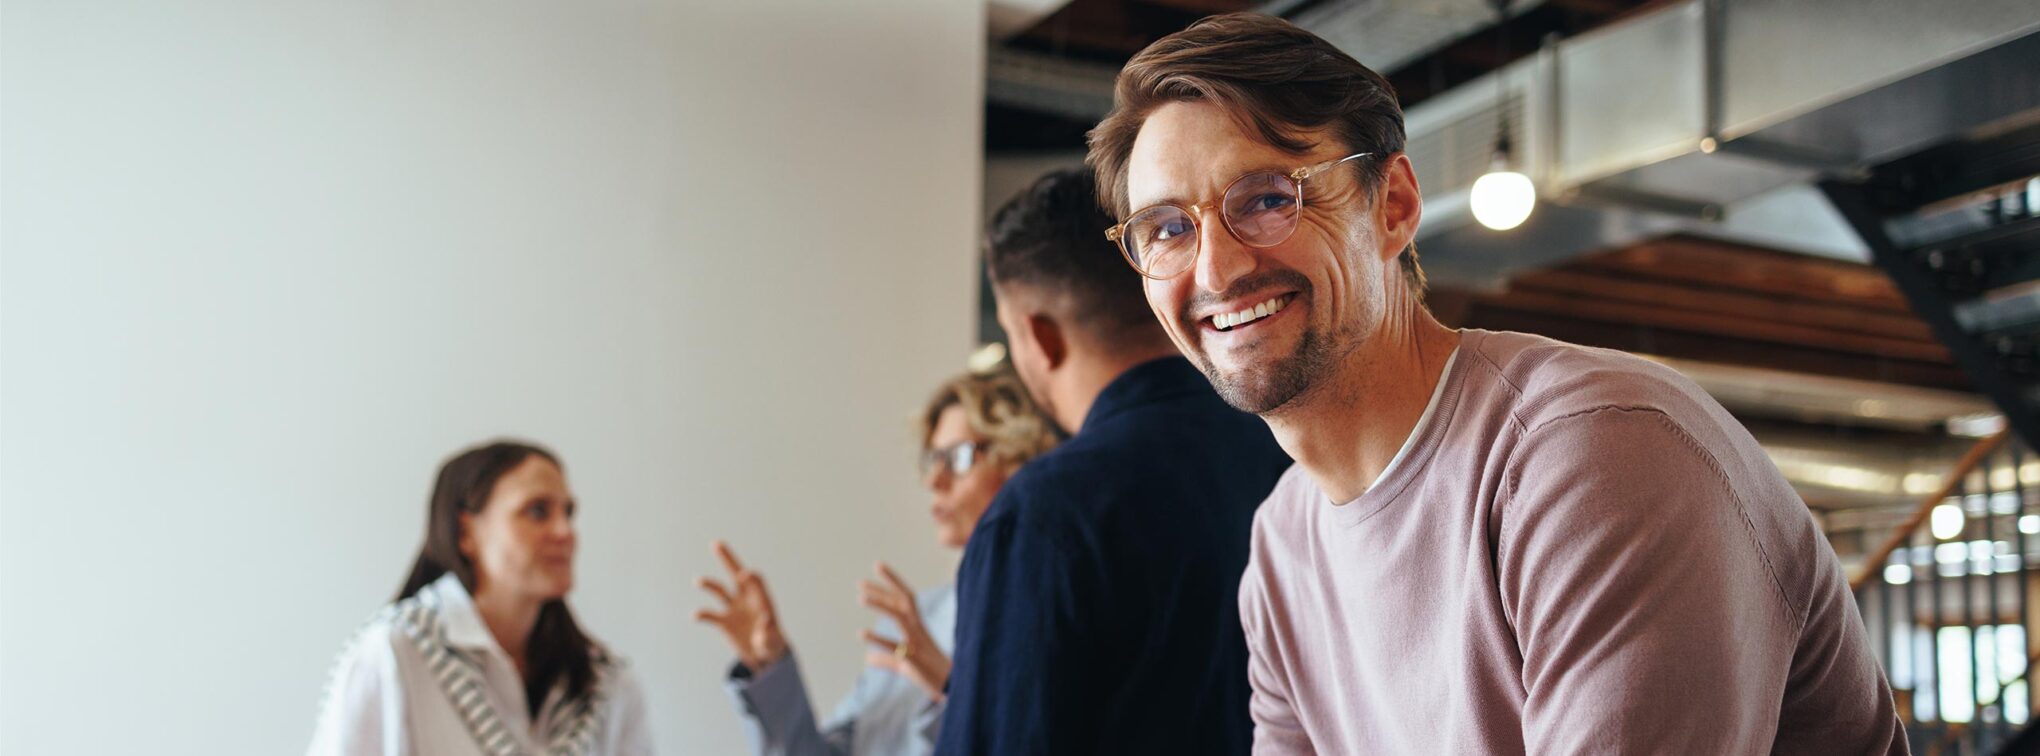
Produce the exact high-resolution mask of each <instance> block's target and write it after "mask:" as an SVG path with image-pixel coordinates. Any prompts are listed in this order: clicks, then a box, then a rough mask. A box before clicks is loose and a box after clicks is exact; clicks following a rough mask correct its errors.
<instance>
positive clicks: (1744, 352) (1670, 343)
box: [1452, 303, 1976, 391]
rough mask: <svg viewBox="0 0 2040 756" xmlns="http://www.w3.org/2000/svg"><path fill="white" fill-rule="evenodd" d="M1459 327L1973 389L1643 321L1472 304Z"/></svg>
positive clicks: (1818, 352) (1965, 382)
mask: <svg viewBox="0 0 2040 756" xmlns="http://www.w3.org/2000/svg"><path fill="white" fill-rule="evenodd" d="M1452 325H1455V326H1457V327H1465V328H1485V329H1492V330H1509V331H1522V332H1526V333H1534V334H1538V335H1540V336H1546V337H1549V338H1554V339H1558V340H1561V341H1568V342H1572V343H1574V344H1582V345H1585V346H1595V347H1602V348H1605V349H1619V350H1622V351H1625V352H1636V353H1639V354H1651V355H1658V356H1661V357H1673V358H1683V359H1690V360H1704V361H1707V362H1717V363H1723V364H1729V365H1746V366H1750V367H1760V368H1769V369H1773V370H1787V371H1791V372H1796V373H1807V374H1810V375H1831V376H1836V377H1840V378H1854V379H1858V380H1866V381H1883V382H1887V383H1900V384H1905V385H1908V386H1924V387H1927V388H1939V389H1949V390H1953V391H1975V390H1976V389H1975V387H1973V386H1971V385H1970V384H1969V379H1968V378H1967V377H1966V376H1964V375H1963V374H1962V371H1960V370H1957V369H1955V367H1954V366H1952V365H1948V364H1936V363H1931V362H1918V361H1913V360H1899V359H1885V358H1878V357H1871V356H1866V355H1862V354H1857V353H1851V352H1838V351H1833V350H1827V349H1808V348H1803V347H1796V346H1789V345H1784V344H1773V343H1767V342H1761V341H1749V340H1744V339H1735V338H1724V337H1722V336H1718V335H1709V334H1697V333H1687V332H1684V331H1677V330H1669V329H1661V328H1655V327H1651V326H1647V325H1640V324H1623V323H1609V322H1603V321H1591V320H1580V319H1575V318H1568V317H1564V316H1562V315H1555V314H1551V313H1546V312H1536V311H1530V310H1514V309H1510V308H1509V307H1507V306H1504V305H1497V304H1491V303H1477V304H1474V305H1471V306H1470V307H1469V308H1468V310H1467V312H1466V315H1465V318H1464V319H1463V320H1461V321H1459V322H1458V323H1454V324H1452Z"/></svg>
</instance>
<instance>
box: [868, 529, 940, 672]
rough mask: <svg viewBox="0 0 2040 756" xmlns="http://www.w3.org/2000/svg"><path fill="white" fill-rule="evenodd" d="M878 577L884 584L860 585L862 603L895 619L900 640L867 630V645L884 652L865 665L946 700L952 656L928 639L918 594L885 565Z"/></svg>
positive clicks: (870, 656)
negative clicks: (894, 674) (905, 679)
mask: <svg viewBox="0 0 2040 756" xmlns="http://www.w3.org/2000/svg"><path fill="white" fill-rule="evenodd" d="M878 576H879V578H881V582H876V583H874V582H872V581H870V580H859V581H857V592H858V596H859V600H860V601H861V602H862V603H863V604H864V605H865V606H867V607H870V608H872V609H876V610H878V611H879V612H881V613H883V614H885V615H886V616H888V617H891V618H892V620H893V622H894V623H895V624H897V625H899V627H900V637H899V639H898V640H891V639H887V638H884V637H882V636H880V635H879V634H877V633H874V632H872V631H870V630H865V631H864V632H863V635H864V642H866V643H869V644H871V645H873V646H876V647H878V649H880V650H874V651H869V652H866V653H865V655H864V663H865V664H868V665H871V666H873V667H878V668H881V669H889V670H892V671H893V672H895V673H898V674H899V675H900V676H901V677H905V678H907V679H908V680H911V681H913V683H914V684H915V685H918V686H920V687H921V689H922V690H925V691H928V696H929V697H930V698H933V699H935V700H937V701H941V700H943V698H944V694H943V692H942V689H943V686H944V685H947V684H949V655H948V654H944V653H942V648H941V647H940V646H937V645H935V639H934V638H933V637H931V636H929V635H928V627H927V626H926V625H923V624H921V611H920V607H919V606H917V605H916V604H915V602H914V591H913V589H911V588H908V587H907V582H906V581H904V580H901V579H900V576H899V575H897V574H895V573H894V572H893V571H892V568H891V567H888V566H886V564H885V563H884V562H879V563H878Z"/></svg>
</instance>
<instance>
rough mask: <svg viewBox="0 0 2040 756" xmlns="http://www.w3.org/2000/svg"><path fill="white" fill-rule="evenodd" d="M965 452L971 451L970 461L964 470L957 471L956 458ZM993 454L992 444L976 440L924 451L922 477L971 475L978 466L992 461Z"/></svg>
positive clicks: (922, 455)
mask: <svg viewBox="0 0 2040 756" xmlns="http://www.w3.org/2000/svg"><path fill="white" fill-rule="evenodd" d="M964 450H969V452H970V460H969V462H967V463H965V464H964V465H963V468H962V469H957V465H956V457H957V455H958V454H959V453H961V452H963V451H964ZM991 452H992V445H991V443H990V442H988V441H974V440H973V441H958V442H956V443H953V444H950V445H948V446H941V447H936V448H932V449H923V450H922V451H921V458H920V460H919V463H920V464H919V467H920V470H921V476H922V477H924V478H925V477H927V476H929V475H933V474H936V473H938V472H939V473H945V474H948V475H950V476H954V477H962V476H964V475H969V474H970V471H972V470H975V469H977V466H978V465H981V464H984V463H985V462H988V461H990V460H991Z"/></svg>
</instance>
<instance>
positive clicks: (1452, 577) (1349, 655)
mask: <svg viewBox="0 0 2040 756" xmlns="http://www.w3.org/2000/svg"><path fill="white" fill-rule="evenodd" d="M1115 101H1116V104H1115V107H1114V110H1113V112H1112V113H1111V115H1109V116H1108V117H1107V118H1106V119H1105V120H1104V121H1103V122H1102V123H1100V124H1099V126H1098V127H1097V129H1095V130H1094V131H1093V132H1092V135H1091V150H1090V162H1091V165H1092V166H1093V168H1094V169H1095V170H1096V172H1097V174H1098V183H1099V186H1100V193H1101V195H1102V197H1103V202H1104V204H1105V205H1106V207H1107V209H1108V211H1109V212H1112V213H1114V214H1115V216H1116V217H1117V218H1118V219H1120V221H1121V222H1120V224H1119V225H1118V226H1116V227H1115V228H1114V229H1113V230H1112V232H1111V234H1110V235H1111V236H1112V237H1113V238H1114V239H1115V240H1116V241H1118V242H1119V245H1120V248H1121V251H1122V252H1123V253H1124V256H1125V257H1126V259H1127V261H1128V262H1129V263H1131V264H1132V266H1133V267H1134V268H1135V269H1136V270H1138V271H1139V272H1140V273H1141V274H1142V275H1143V276H1145V283H1144V286H1145V289H1146V294H1147V300H1148V305H1149V308H1150V309H1151V310H1152V311H1153V312H1154V314H1155V316H1156V317H1157V318H1158V319H1159V320H1160V321H1161V324H1162V326H1163V328H1164V330H1165V331H1166V332H1167V333H1168V334H1169V336H1170V338H1171V339H1172V340H1173V341H1174V342H1175V343H1176V346H1177V347H1178V348H1179V349H1181V351H1182V352H1183V353H1184V354H1185V355H1186V356H1188V357H1189V358H1190V359H1191V361H1192V362H1193V363H1194V364H1196V365H1197V367H1198V368H1199V369H1200V370H1201V371H1203V373H1204V374H1205V376H1206V377H1207V378H1209V379H1210V380H1211V382H1212V384H1213V385H1214V386H1215V387H1217V389H1218V392H1219V394H1220V395H1221V396H1223V397H1224V398H1225V399H1226V400H1227V401H1228V402H1230V403H1231V404H1232V405H1233V406H1235V407H1238V408H1240V409H1243V410H1247V411H1250V412H1254V413H1256V414H1259V415H1260V416H1261V417H1262V418H1263V419H1264V420H1266V421H1267V423H1268V425H1269V427H1270V428H1272V429H1273V430H1274V433H1275V437H1276V439H1277V440H1278V441H1279V442H1280V443H1281V444H1282V447H1283V448H1284V449H1285V450H1287V451H1288V452H1289V454H1290V456H1292V457H1294V458H1295V459H1296V461H1297V465H1296V467H1294V468H1292V469H1291V470H1290V471H1289V473H1288V474H1287V475H1285V476H1284V477H1283V479H1282V482H1281V483H1280V484H1279V485H1278V486H1277V487H1276V490H1275V492H1274V493H1273V494H1272V495H1271V496H1270V498H1269V499H1268V501H1267V502H1266V503H1265V504H1264V505H1263V506H1262V507H1261V509H1260V511H1259V512H1258V513H1257V514H1256V516H1255V520H1254V536H1253V548H1252V552H1251V556H1250V560H1249V563H1248V566H1247V572H1246V575H1245V576H1244V578H1243V579H1242V581H1241V585H1240V597H1239V602H1240V612H1241V620H1242V623H1243V625H1244V627H1245V632H1246V636H1247V647H1248V651H1249V653H1250V664H1249V672H1248V678H1249V680H1250V682H1251V683H1252V686H1253V694H1252V702H1251V706H1250V709H1251V713H1252V716H1253V719H1254V723H1255V732H1254V742H1255V750H1256V751H1258V752H1264V753H1304V752H1312V751H1317V752H1324V753H1340V754H1346V753H1524V752H1532V753H1637V752H1664V753H1759V752H1780V753H1807V752H1820V753H1886V752H1892V753H1902V752H1904V751H1905V749H1906V744H1905V738H1904V732H1903V730H1902V728H1901V726H1900V724H1899V723H1898V719H1897V716H1896V713H1895V711H1894V708H1893V705H1892V700H1891V695H1890V693H1889V690H1888V688H1887V687H1886V685H1885V683H1884V680H1883V677H1882V674H1881V672H1880V671H1879V670H1878V668H1877V666H1876V663H1875V662H1874V660H1873V659H1872V657H1871V656H1870V654H1869V652H1868V650H1867V646H1866V642H1865V633H1864V629H1863V626H1862V624H1861V621H1860V619H1859V618H1858V615H1857V613H1856V608H1855V604H1854V602H1853V600H1852V599H1851V597H1850V594H1849V591H1848V587H1847V585H1846V584H1845V583H1844V582H1843V580H1842V576H1841V572H1840V567H1839V565H1838V563H1837V561H1836V559H1835V557H1834V554H1833V552H1832V551H1831V550H1830V548H1829V547H1828V545H1827V542H1826V540H1825V538H1824V537H1823V536H1822V534H1821V533H1820V531H1819V529H1818V528H1817V527H1816V526H1815V524H1814V522H1813V520H1812V518H1811V516H1810V515H1809V514H1808V512H1807V510H1806V507H1805V505H1804V504H1803V503H1802V502H1801V501H1800V499H1799V498H1798V496H1797V495H1796V494H1795V493H1794V492H1793V490H1792V488H1791V487H1790V486H1789V485H1787V483H1786V482H1785V480H1784V478H1783V477H1782V476H1781V475H1780V474H1779V473H1778V471H1777V469H1776V467H1774V466H1773V465H1772V464H1771V462H1770V461H1769V459H1768V458H1767V457H1766V456H1765V455H1764V452H1763V450H1762V449H1761V448H1759V447H1758V446H1757V444H1756V442H1755V441H1754V440H1752V439H1751V438H1750V436H1749V434H1748V433H1747V432H1745V431H1744V430H1743V429H1742V428H1741V426H1740V425H1738V424H1737V423H1736V422H1735V420H1734V419H1733V418H1731V417H1730V416H1729V415H1728V414H1727V413H1726V412H1725V411H1723V410H1722V409H1721V407H1720V406H1719V405H1717V404H1716V403H1715V402H1713V401H1712V400H1711V399H1709V398H1708V397H1707V396H1706V395H1705V394H1704V393H1702V392H1701V391H1700V390H1699V389H1698V388H1697V387H1696V386H1694V385H1693V384H1692V383H1691V382H1690V381H1687V380H1686V379H1684V378H1682V377H1680V376H1679V375H1678V374H1676V373H1673V372H1671V371H1670V370H1667V369H1664V368H1662V367H1659V366H1656V365H1654V364H1652V363H1648V362H1645V361H1643V360H1639V359H1636V358H1633V357H1630V356H1627V355H1623V354H1620V353H1616V352H1610V351H1605V350H1598V349H1588V348H1584V347H1578V346H1573V345H1569V344H1563V343H1559V342H1555V341H1551V340H1548V339H1543V338H1539V337H1535V336H1529V335H1524V334H1516V333H1504V332H1482V331H1471V330H1468V331H1453V330H1451V329H1448V328H1445V327H1444V326H1442V325H1440V324H1439V323H1438V322H1437V321H1436V320H1435V319H1433V318H1432V317H1431V314H1430V312H1429V311H1428V310H1426V309H1425V307H1424V304H1423V286H1424V279H1423V274H1422V272H1421V269H1420V268H1419V267H1418V264H1417V260H1416V253H1415V248H1414V246H1413V241H1412V240H1413V239H1414V238H1415V236H1416V232H1417V224H1418V220H1419V218H1420V216H1421V214H1422V196H1421V194H1420V193H1419V191H1418V187H1417V182H1416V178H1415V174H1414V173H1413V172H1412V170H1411V167H1410V160H1409V158H1408V157H1407V156H1406V155H1404V154H1403V152H1402V150H1403V140H1404V134H1403V125H1402V111H1401V108H1400V106H1399V105H1398V104H1397V102H1396V100H1395V95H1394V93H1393V92H1392V91H1391V90H1390V88H1389V86H1388V84H1387V82H1386V81H1385V80H1383V79H1382V78H1381V77H1380V76H1379V75H1377V74H1375V73H1374V72H1373V71H1370V70H1368V69H1367V68H1366V67H1364V66H1362V65H1360V64H1359V63H1358V62H1356V61H1354V60H1353V58H1352V57H1350V56H1348V55H1346V54H1345V53H1343V52H1341V51H1340V50H1338V49H1337V48H1335V47H1333V46H1332V45H1330V44H1328V43H1326V42H1325V41H1324V40H1322V39H1319V38H1317V37H1316V36H1314V35H1312V34H1310V33H1309V32H1306V31H1304V30H1302V29H1299V28H1297V27H1295V26H1293V25H1291V24H1289V23H1287V22H1284V21H1281V20H1278V19H1274V18H1270V17H1267V16H1260V15H1253V14H1231V15H1225V16H1217V17H1213V18H1211V19H1207V20H1205V21H1203V22H1200V23H1198V24H1197V25H1195V26H1193V27H1191V28H1189V29H1187V30H1185V31H1183V32H1181V33H1178V34H1176V35H1173V36H1170V37H1168V38H1165V39H1163V40H1161V41H1159V42H1156V43H1155V44H1154V45H1153V46H1151V47H1149V48H1148V49H1147V50H1146V51H1144V52H1142V53H1141V54H1140V55H1138V56H1136V57H1135V58H1134V59H1133V60H1132V61H1131V62H1129V63H1128V64H1127V65H1126V68H1125V70H1123V71H1122V72H1121V73H1120V75H1119V82H1118V91H1117V94H1116V98H1115Z"/></svg>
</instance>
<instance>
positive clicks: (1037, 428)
mask: <svg viewBox="0 0 2040 756" xmlns="http://www.w3.org/2000/svg"><path fill="white" fill-rule="evenodd" d="M950 407H962V408H963V416H964V418H965V420H967V421H968V422H969V423H970V429H971V430H972V431H975V432H976V433H977V434H978V435H980V436H983V437H985V439H986V440H987V441H988V444H987V445H988V446H989V447H990V448H989V450H988V455H987V456H989V457H990V458H991V459H994V460H997V461H999V462H1003V463H1006V464H1008V465H1012V466H1014V467H1018V466H1020V465H1022V464H1026V462H1027V461H1028V460H1030V459H1033V458H1035V457H1038V456H1041V454H1042V452H1046V451H1048V450H1049V449H1050V448H1053V447H1054V446H1055V444H1056V441H1057V438H1056V431H1055V425H1054V424H1053V423H1051V422H1049V420H1048V416H1047V415H1044V414H1042V412H1041V409H1040V408H1039V407H1036V406H1035V405H1034V400H1033V399H1030V398H1028V395H1027V388H1026V387H1025V386H1022V385H1020V378H1019V376H1017V375H1015V374H1014V373H1013V370H1012V368H1010V367H1006V366H1003V365H1001V366H1000V367H998V368H996V369H993V370H988V371H972V372H968V373H964V374H962V375H958V376H956V377H954V378H951V379H949V380H948V381H946V382H944V383H943V384H942V386H941V387H939V388H937V389H935V394H934V395H933V396H931V397H929V398H928V405H927V407H926V408H925V409H923V410H921V421H920V431H921V448H923V449H926V448H928V440H929V439H930V438H931V437H933V436H934V435H935V423H936V421H937V420H940V419H941V418H942V413H943V412H944V411H946V410H948V409H949V408H950Z"/></svg>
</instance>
